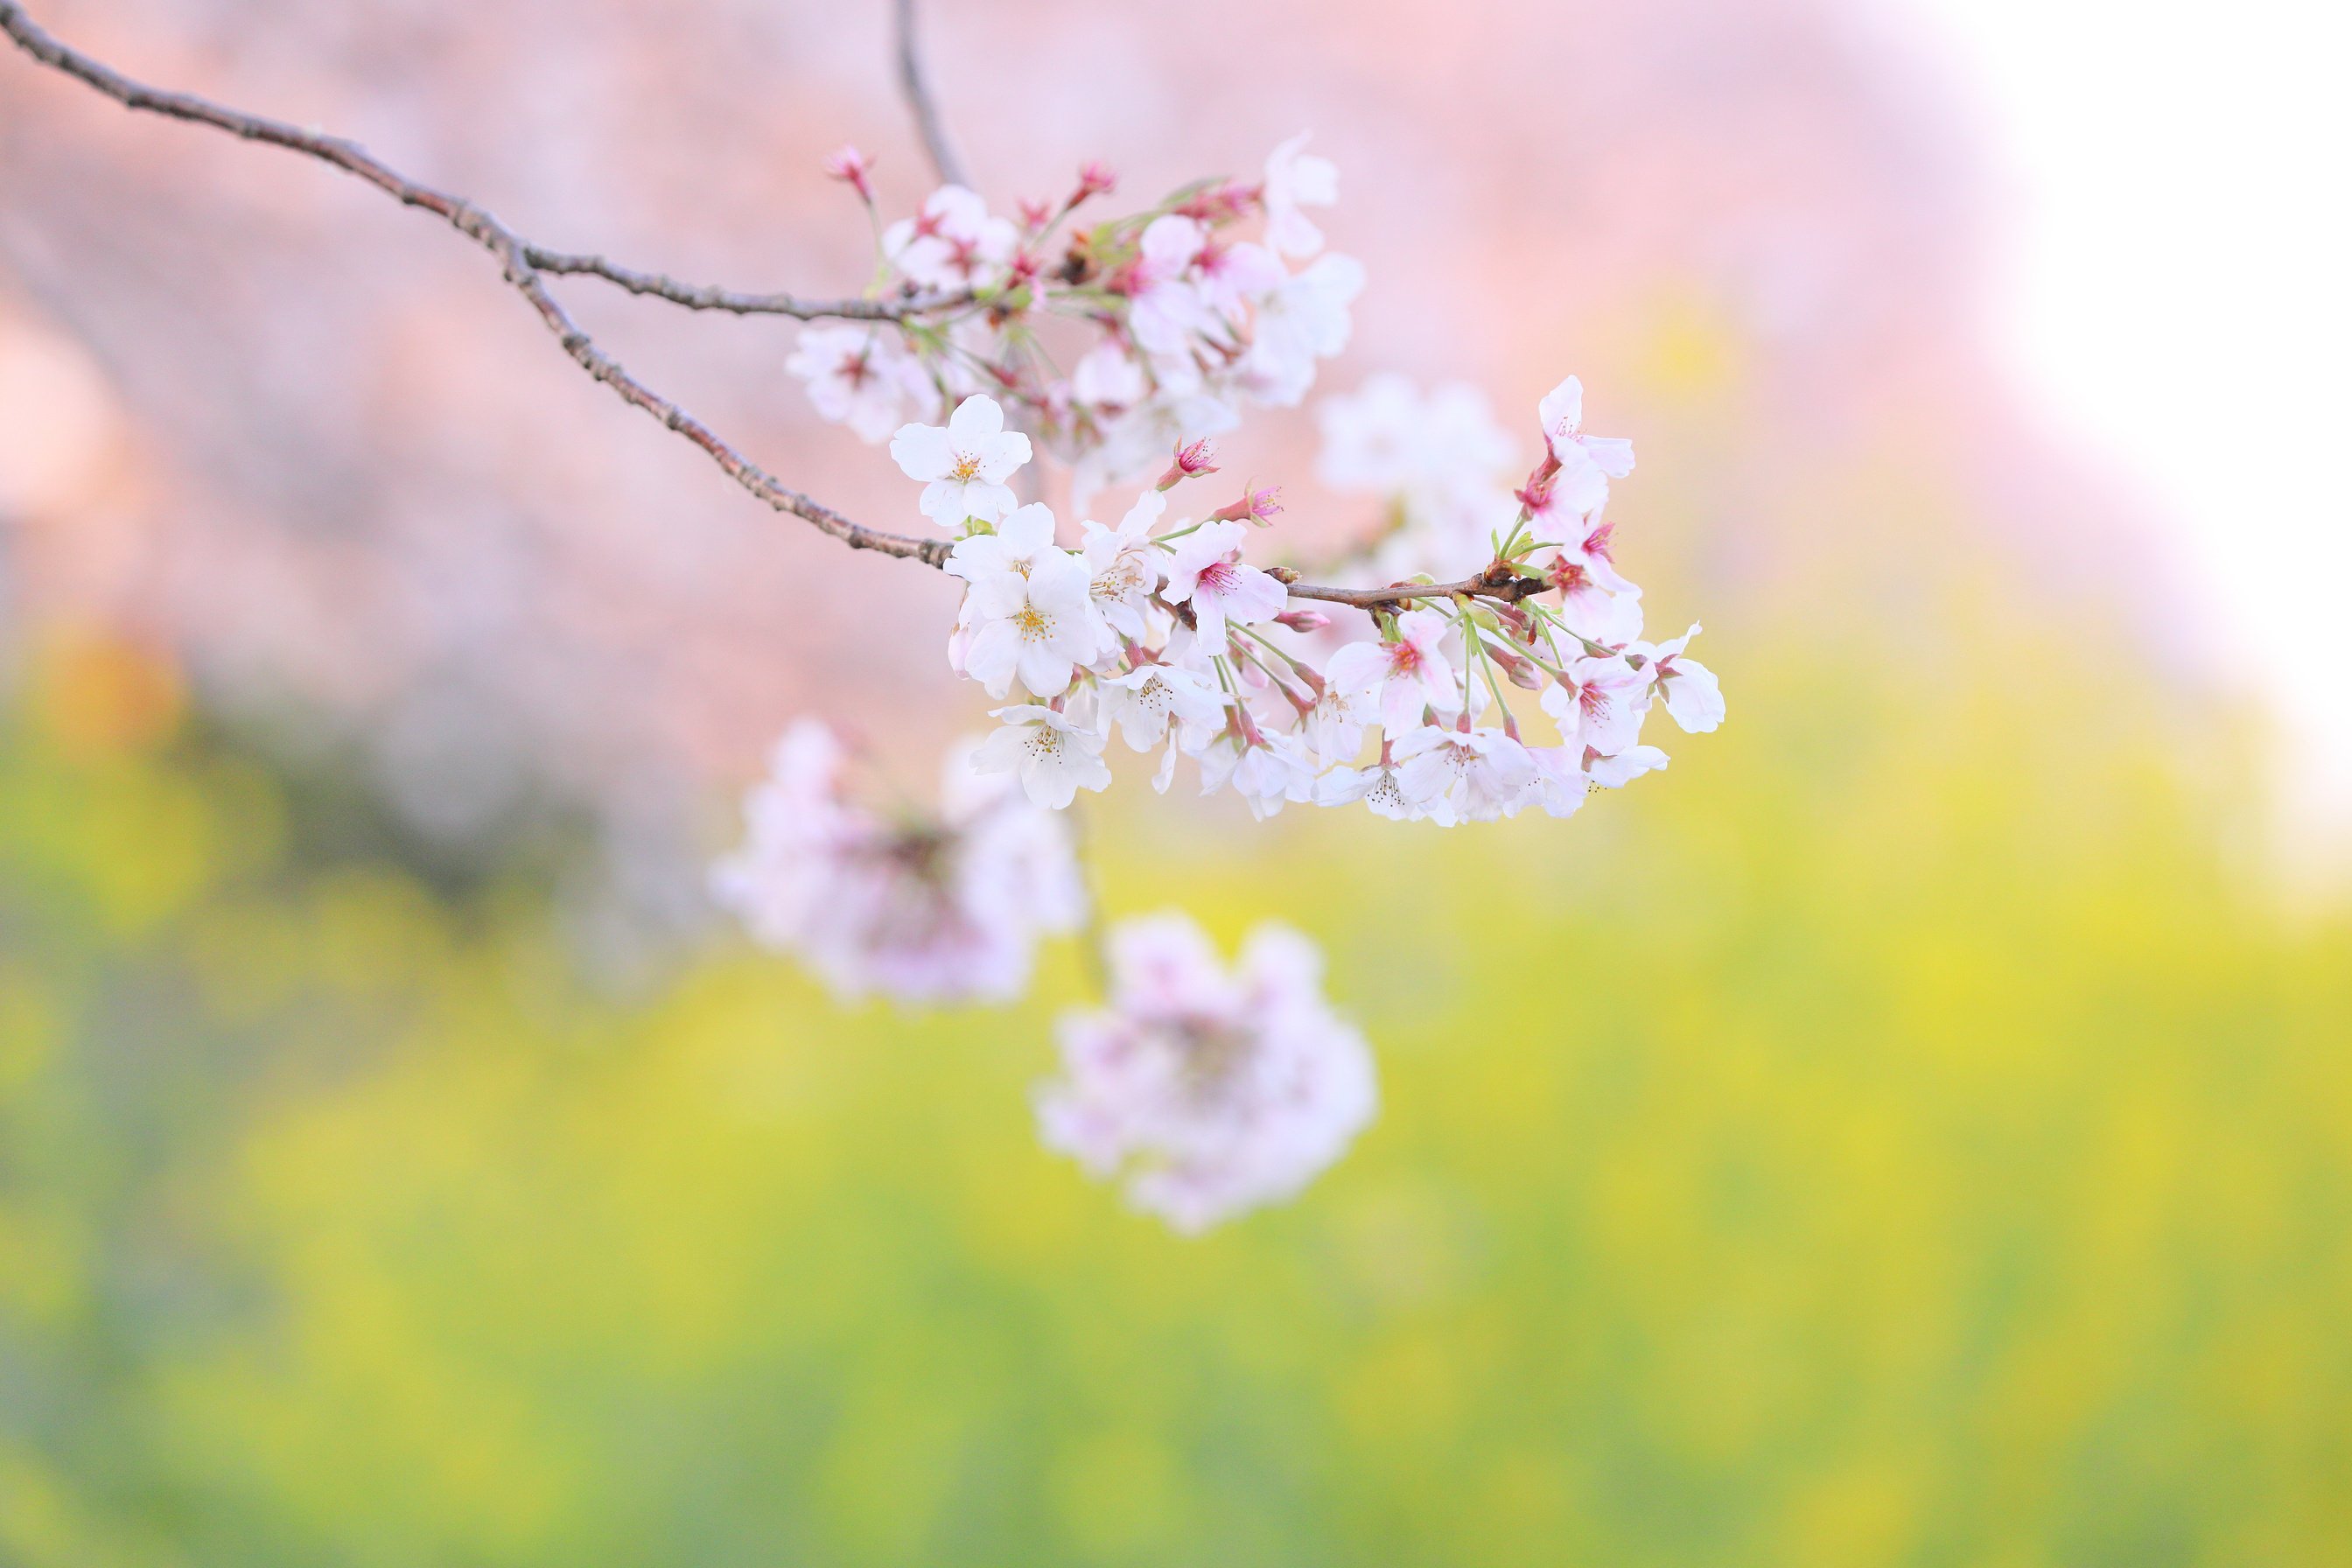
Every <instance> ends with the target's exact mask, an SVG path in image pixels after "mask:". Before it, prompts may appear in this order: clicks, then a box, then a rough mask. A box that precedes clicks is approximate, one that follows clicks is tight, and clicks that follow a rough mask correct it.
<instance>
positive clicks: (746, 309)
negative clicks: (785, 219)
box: [523, 245, 972, 321]
mask: <svg viewBox="0 0 2352 1568" xmlns="http://www.w3.org/2000/svg"><path fill="white" fill-rule="evenodd" d="M523 259H524V260H526V261H528V262H530V264H531V265H532V266H533V267H535V268H538V269H539V270H540V271H541V272H560V273H566V274H572V275H577V276H580V277H586V278H601V279H604V281H605V282H607V283H610V284H612V285H614V287H615V288H619V289H627V290H628V291H629V292H630V293H632V294H644V295H647V296H650V297H651V298H653V299H656V300H668V301H669V302H670V303H671V304H673V305H683V306H685V307H686V308H687V309H688V310H727V311H730V312H732V313H733V314H735V315H738V316H796V317H798V318H799V319H800V320H802V321H818V320H823V319H828V318H829V319H833V320H838V321H905V320H906V319H907V318H908V317H910V316H925V315H929V314H931V313H933V312H935V311H940V310H958V309H961V307H963V306H965V305H969V304H971V302H972V297H971V290H969V289H963V290H959V291H958V292H955V293H952V294H910V295H903V296H901V297H899V298H898V299H895V300H804V299H803V298H801V297H800V296H799V295H797V294H749V293H742V292H739V291H738V290H735V289H720V288H718V287H716V286H714V285H711V284H707V283H681V282H679V281H678V280H677V279H675V278H672V277H670V276H668V275H667V274H666V273H661V272H640V271H638V270H636V269H635V268H630V267H623V266H622V265H620V264H619V263H618V262H615V261H607V260H606V259H605V258H603V257H601V256H576V255H572V254H570V253H568V252H565V251H561V250H549V249H547V248H545V247H541V246H537V245H526V246H524V247H523Z"/></svg>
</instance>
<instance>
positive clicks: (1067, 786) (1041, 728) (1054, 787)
mask: <svg viewBox="0 0 2352 1568" xmlns="http://www.w3.org/2000/svg"><path fill="white" fill-rule="evenodd" d="M989 717H990V718H992V719H999V720H1002V721H1003V728H1002V729H1000V730H998V731H996V732H995V733H994V734H992V735H991V736H989V738H988V739H987V740H985V741H983V742H981V744H980V749H979V751H977V752H974V753H973V754H972V766H974V767H975V768H978V769H979V770H980V771H981V772H982V773H1018V774H1019V775H1020V778H1021V787H1022V789H1024V791H1026V792H1027V794H1028V796H1029V798H1030V799H1031V800H1033V801H1034V802H1035V803H1036V804H1037V805H1042V806H1045V807H1047V808H1048V809H1050V810H1054V811H1059V810H1061V809H1062V808H1063V807H1064V806H1066V805H1069V804H1070V802H1071V801H1072V800H1074V799H1076V797H1077V793H1078V791H1080V790H1082V789H1088V790H1101V789H1108V788H1109V787H1110V767H1109V765H1108V763H1105V762H1104V761H1103V758H1102V749H1103V737H1102V736H1100V735H1098V734H1097V733H1096V732H1095V731H1092V730H1090V729H1087V727H1085V726H1084V725H1081V724H1078V723H1076V722H1075V721H1072V720H1071V719H1069V718H1068V717H1067V716H1066V715H1064V714H1060V713H1056V712H1055V711H1054V710H1052V709H1051V708H1041V707H1038V706H1037V705H1036V704H1034V703H1022V704H1018V705H1016V706H1013V707H1011V708H999V709H996V710H992V712H991V713H990V714H989Z"/></svg>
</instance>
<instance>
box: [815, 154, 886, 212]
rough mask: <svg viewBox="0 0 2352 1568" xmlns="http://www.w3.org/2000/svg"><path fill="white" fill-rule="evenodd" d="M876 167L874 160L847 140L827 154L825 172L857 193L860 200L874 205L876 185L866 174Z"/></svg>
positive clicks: (868, 204)
mask: <svg viewBox="0 0 2352 1568" xmlns="http://www.w3.org/2000/svg"><path fill="white" fill-rule="evenodd" d="M873 167H874V160H873V159H871V158H868V157H867V156H866V154H865V153H861V152H859V151H858V150H857V149H856V148H855V147H853V146H851V145H850V144H849V143H848V142H843V143H842V144H841V145H840V146H838V147H836V148H835V149H834V150H833V151H832V152H831V153H828V154H826V156H825V160H824V172H825V174H827V175H828V176H830V177H831V178H833V179H836V180H839V181H840V182H841V183H842V184H845V185H847V186H849V187H850V188H851V189H852V190H854V191H856V193H857V197H858V200H860V201H862V202H864V203H865V204H866V205H867V206H872V205H874V187H873V186H872V185H871V184H868V183H867V182H866V175H867V174H869V173H870V172H871V171H872V170H873Z"/></svg>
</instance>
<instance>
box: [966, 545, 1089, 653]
mask: <svg viewBox="0 0 2352 1568" xmlns="http://www.w3.org/2000/svg"><path fill="white" fill-rule="evenodd" d="M1038 510H1044V509H1043V508H1040V509H1038ZM971 612H972V614H971V638H970V640H969V641H968V642H966V643H965V645H964V648H963V668H964V672H965V673H966V674H967V675H969V676H971V679H974V680H977V681H979V682H980V683H981V684H982V686H983V687H985V688H987V689H988V694H989V695H990V696H991V697H1003V695H1004V694H1005V693H1006V692H1007V691H1009V690H1010V689H1012V683H1013V679H1014V678H1015V677H1016V676H1017V677H1019V679H1020V681H1021V684H1022V686H1023V687H1024V688H1025V689H1027V690H1028V692H1029V694H1030V695H1031V696H1033V697H1046V698H1051V697H1059V696H1060V695H1061V694H1062V693H1063V692H1065V691H1066V690H1068V689H1069V687H1070V675H1071V672H1072V671H1073V670H1074V669H1075V668H1076V667H1077V666H1080V665H1084V664H1090V663H1092V662H1093V660H1094V657H1095V646H1096V632H1095V618H1094V606H1093V605H1092V604H1091V602H1090V601H1089V597H1088V584H1087V569H1086V567H1085V566H1084V565H1083V564H1081V563H1079V561H1078V558H1077V557H1076V556H1075V555H1072V554H1071V553H1070V552H1068V551H1066V550H1059V549H1055V548H1054V547H1052V546H1050V545H1049V546H1047V547H1046V548H1045V550H1044V551H1042V552H1039V553H1038V554H1037V555H1036V556H1035V557H1034V559H1032V560H1031V561H1030V563H1029V565H1028V570H1026V571H1025V572H1020V571H1006V572H992V573H989V574H986V575H984V576H982V578H981V579H980V580H979V581H978V582H976V583H974V584H972V585H971Z"/></svg>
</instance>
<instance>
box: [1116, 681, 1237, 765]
mask: <svg viewBox="0 0 2352 1568" xmlns="http://www.w3.org/2000/svg"><path fill="white" fill-rule="evenodd" d="M1098 690H1099V693H1100V696H1101V699H1102V724H1103V730H1104V731H1105V732H1106V733H1108V731H1109V730H1110V728H1111V726H1112V725H1113V724H1116V725H1117V726H1118V731H1119V733H1120V734H1122V735H1123V736H1125V737H1126V739H1127V744H1128V748H1129V750H1130V751H1137V752H1148V751H1150V750H1151V748H1152V747H1154V746H1156V745H1158V744H1160V742H1161V741H1163V740H1166V739H1167V738H1168V731H1169V729H1170V726H1171V725H1175V724H1183V725H1190V726H1191V727H1192V728H1193V729H1195V730H1202V729H1208V728H1212V727H1213V726H1216V725H1218V724H1221V723H1222V722H1223V720H1224V712H1225V698H1224V696H1223V693H1221V692H1220V691H1218V690H1217V689H1216V688H1215V687H1213V686H1212V685H1210V684H1209V682H1208V681H1207V680H1205V679H1202V678H1201V677H1200V676H1198V675H1195V674H1194V673H1193V672H1192V671H1191V670H1189V669H1184V668H1180V667H1178V666H1176V665H1172V664H1147V665H1143V666H1141V667H1139V668H1135V669H1130V670H1129V671H1128V672H1127V673H1126V674H1125V675H1112V676H1106V677H1104V678H1103V679H1102V681H1101V682H1100V685H1099V687H1098Z"/></svg>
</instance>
